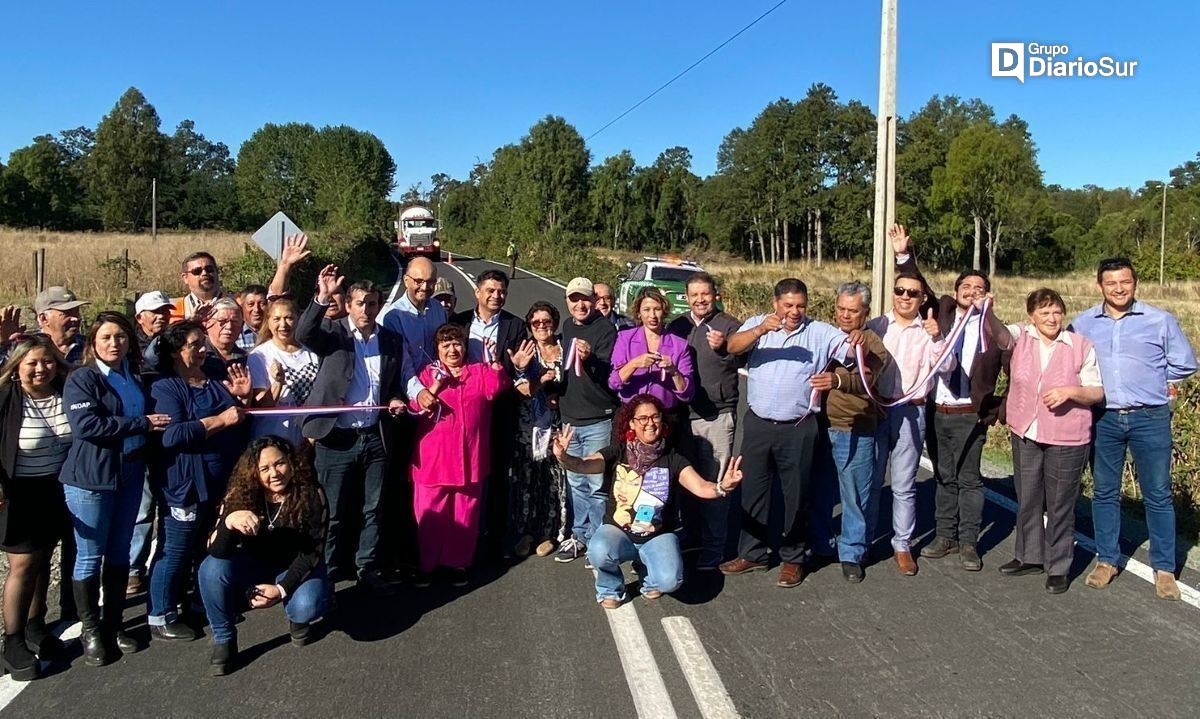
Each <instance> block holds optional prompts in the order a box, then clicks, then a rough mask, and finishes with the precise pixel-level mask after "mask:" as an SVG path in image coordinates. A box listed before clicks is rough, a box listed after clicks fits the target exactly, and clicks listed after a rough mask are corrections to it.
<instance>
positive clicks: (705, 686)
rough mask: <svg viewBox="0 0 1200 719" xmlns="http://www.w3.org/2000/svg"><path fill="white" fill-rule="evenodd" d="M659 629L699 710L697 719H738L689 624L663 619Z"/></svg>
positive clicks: (686, 621)
mask: <svg viewBox="0 0 1200 719" xmlns="http://www.w3.org/2000/svg"><path fill="white" fill-rule="evenodd" d="M662 625H663V629H664V630H665V631H666V632H667V639H669V640H670V641H671V649H672V650H674V652H675V659H677V660H678V661H679V667H680V668H681V669H683V676H684V677H685V678H686V679H687V683H688V686H689V687H690V688H691V690H692V696H693V697H695V699H696V704H697V705H698V706H699V707H700V714H701V716H703V717H704V719H738V717H739V715H738V713H737V709H736V708H735V707H734V706H733V700H732V699H730V698H729V692H728V691H726V690H725V684H724V682H722V681H721V676H720V675H719V674H717V668H716V667H715V666H713V663H712V659H710V658H709V656H708V652H706V651H705V650H704V644H703V643H702V642H701V641H700V635H698V634H697V633H696V628H695V627H694V626H692V622H691V620H690V619H688V618H687V617H663V620H662Z"/></svg>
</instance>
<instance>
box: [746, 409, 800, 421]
mask: <svg viewBox="0 0 1200 719" xmlns="http://www.w3.org/2000/svg"><path fill="white" fill-rule="evenodd" d="M751 414H753V415H754V416H755V417H757V418H758V419H761V420H762V421H764V422H766V423H768V424H796V423H797V422H799V421H800V420H802V419H804V417H803V416H802V417H794V418H792V419H767V418H766V417H763V416H762V415H760V414H758V413H757V412H754V411H753V410H751Z"/></svg>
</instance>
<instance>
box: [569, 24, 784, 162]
mask: <svg viewBox="0 0 1200 719" xmlns="http://www.w3.org/2000/svg"><path fill="white" fill-rule="evenodd" d="M787 1H788V0H779V2H777V3H775V5H774V6H773V7H771V9H769V10H767V11H766V12H764V13H763V14H762V15H759V16H758V17H756V18H754V20H752V21H751V22H750V24H749V25H747V26H745V27H744V28H742V29H741V30H738V31H737V32H735V33H734V34H732V35H730V36H729V37H728V38H726V39H725V42H723V43H721V44H720V45H717V46H716V47H714V48H713V49H712V50H709V51H708V52H707V53H705V55H704V57H702V58H700V59H699V60H697V61H696V62H693V63H692V64H691V65H688V66H687V67H686V68H684V69H683V71H682V72H680V73H679V74H678V75H676V76H675V77H673V78H671V79H670V80H667V81H666V82H664V83H663V84H662V85H660V86H659V87H658V89H657V90H655V91H654V92H652V93H650V94H649V95H647V96H645V97H643V98H642V99H641V100H638V101H637V102H636V103H634V104H633V105H632V106H631V107H630V108H629V109H628V110H626V111H625V112H622V113H621V114H620V115H617V116H616V117H614V118H613V119H611V120H609V121H608V122H606V123H605V124H604V126H603V127H601V128H600V129H599V130H596V131H595V132H593V133H592V134H590V135H588V136H587V137H586V138H584V142H587V141H589V140H591V139H592V138H593V137H595V136H596V135H599V134H600V133H602V132H604V131H605V130H607V129H608V128H609V127H611V126H613V125H615V124H616V123H617V122H618V121H619V120H620V119H621V118H623V117H625V116H626V115H628V114H629V113H631V112H633V111H634V110H636V109H638V108H639V107H641V106H642V105H643V104H645V103H646V102H647V101H648V100H650V99H651V98H652V97H654V96H655V95H657V94H658V93H660V92H662V91H663V90H665V89H667V88H668V87H669V86H670V85H671V84H672V83H673V82H675V81H676V80H678V79H679V78H681V77H683V76H684V75H686V74H688V73H689V72H691V71H692V69H693V68H694V67H696V66H697V65H699V64H700V63H702V62H704V61H705V60H707V59H708V58H710V57H712V56H713V55H715V54H716V53H717V51H718V50H720V49H721V48H723V47H725V46H726V45H728V44H729V43H731V42H733V41H734V40H736V39H737V38H738V36H739V35H741V34H742V33H744V32H746V31H747V30H749V29H750V28H752V27H754V26H755V25H757V24H758V23H759V21H760V20H762V19H763V18H765V17H766V16H768V15H770V14H771V13H773V12H775V11H776V10H778V9H779V8H780V7H782V6H783V5H785V4H786V3H787Z"/></svg>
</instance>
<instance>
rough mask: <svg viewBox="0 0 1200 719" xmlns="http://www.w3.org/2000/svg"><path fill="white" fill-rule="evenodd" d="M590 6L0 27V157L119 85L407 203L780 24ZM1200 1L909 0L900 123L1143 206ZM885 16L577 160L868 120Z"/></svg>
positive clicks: (805, 0) (708, 5)
mask: <svg viewBox="0 0 1200 719" xmlns="http://www.w3.org/2000/svg"><path fill="white" fill-rule="evenodd" d="M775 1H776V0H742V1H741V2H736V3H733V2H727V1H724V2H717V1H710V0H695V1H694V2H676V1H674V0H671V1H667V0H660V1H658V2H646V1H645V0H643V1H642V2H634V1H624V0H621V1H612V0H609V1H604V2H591V3H574V2H563V1H562V0H558V2H545V1H542V0H537V1H534V0H526V1H525V2H507V3H500V2H474V1H472V2H455V1H451V2H444V3H419V4H416V3H407V2H392V3H353V2H347V3H327V2H320V3H315V2H291V3H286V4H285V3H277V2H267V1H265V0H264V1H262V2H248V1H247V2H228V1H225V2H206V3H200V2H190V3H184V2H161V0H159V1H158V2H123V3H112V4H111V5H112V6H113V7H111V8H110V7H106V6H108V5H110V4H109V3H97V2H43V3H21V2H14V3H6V4H5V7H4V8H2V9H0V27H3V28H4V29H5V32H4V40H3V42H0V158H4V159H7V156H8V154H9V153H10V152H11V151H12V150H14V149H16V148H18V147H21V146H23V145H26V144H28V143H29V142H30V140H31V139H32V138H33V137H34V136H35V135H38V134H42V133H46V132H57V131H59V130H62V129H65V128H71V127H75V126H78V125H90V126H95V125H96V123H97V122H98V121H99V119H100V118H101V117H102V116H103V115H104V114H105V113H107V112H108V111H109V110H110V109H111V108H112V105H113V104H114V103H115V102H116V99H117V98H118V97H119V96H120V94H121V93H122V92H123V91H124V90H125V89H126V88H127V87H129V86H131V85H132V86H136V87H138V88H140V89H141V90H142V92H144V93H145V95H146V96H147V98H148V99H149V100H150V102H151V103H153V104H154V106H155V107H156V108H157V109H158V112H159V115H160V116H161V118H162V121H163V129H164V131H166V132H170V131H171V130H172V129H173V128H174V126H175V125H176V124H177V123H178V122H179V121H180V120H183V119H185V118H190V119H192V120H194V121H195V122H196V126H197V129H198V130H199V131H200V132H203V133H204V134H205V135H207V136H208V137H209V138H211V139H215V140H220V141H222V142H225V143H226V144H228V145H229V146H230V148H231V150H233V151H234V152H235V153H236V151H237V148H238V146H239V145H240V144H241V143H242V142H243V141H244V140H245V139H246V138H247V137H249V136H250V134H251V133H253V132H254V130H255V129H257V128H258V127H261V126H262V125H263V124H264V123H266V122H276V123H279V122H289V121H302V122H310V123H313V124H315V125H318V126H320V125H326V124H343V123H344V124H348V125H351V126H354V127H357V128H360V129H364V130H369V131H371V132H374V133H375V134H376V135H378V136H379V137H380V138H381V139H382V140H383V141H384V143H385V144H386V145H387V147H388V149H389V150H390V151H391V153H392V155H393V157H394V158H395V159H396V164H397V173H396V180H397V185H398V187H399V190H398V191H402V190H403V189H404V188H405V187H407V186H408V185H410V184H412V183H414V182H417V181H423V182H424V183H425V186H426V187H428V184H429V181H428V178H429V176H430V175H431V174H433V173H436V172H447V173H449V174H451V175H453V176H456V177H465V176H466V174H467V173H468V172H469V170H470V168H471V166H472V164H473V163H474V162H475V161H476V158H479V159H481V160H487V159H488V158H489V157H490V156H491V153H492V151H493V150H494V149H495V148H496V147H497V146H499V145H501V144H505V143H508V142H514V141H516V140H518V139H519V138H520V137H521V136H522V135H523V134H524V133H525V132H526V131H527V130H528V128H529V126H530V125H531V124H533V123H534V122H536V121H537V120H538V119H539V118H541V117H543V116H545V115H547V114H556V115H562V116H563V117H565V118H566V119H567V120H568V121H569V122H571V123H572V124H574V125H575V126H576V127H577V128H578V129H579V131H580V132H581V133H582V134H583V135H584V136H587V135H589V134H591V133H592V132H593V131H595V130H596V129H598V128H599V127H601V126H602V125H603V124H604V123H606V122H607V121H608V120H610V119H612V118H613V117H614V116H616V115H617V114H618V113H620V112H621V111H622V110H624V109H625V108H626V107H628V106H629V105H631V104H632V103H634V102H636V101H637V100H639V99H641V98H642V97H643V96H644V95H646V94H647V93H648V92H650V91H651V90H653V89H654V88H655V87H657V86H658V85H660V84H661V83H662V82H664V81H666V80H667V79H669V78H670V77H671V76H672V75H674V74H675V73H676V72H678V71H679V70H681V69H683V68H684V67H686V66H687V65H689V64H690V63H691V62H692V61H694V60H696V59H697V58H699V57H700V56H701V55H703V54H704V53H705V52H707V51H708V50H710V49H711V48H712V47H714V46H715V45H717V44H718V43H719V42H721V41H722V40H724V39H725V38H726V37H728V36H729V35H731V34H732V33H733V32H735V31H736V30H737V29H738V28H740V27H742V26H743V25H745V24H746V23H747V22H749V21H750V20H752V19H753V18H754V17H756V16H757V15H758V14H760V13H761V12H763V11H764V10H766V9H767V8H769V7H770V6H772V5H774V4H775ZM1197 27H1200V3H1192V2H1188V3H1184V2H1166V3H1145V4H1137V5H1134V4H1132V3H1128V4H1127V3H1115V2H1111V3H1096V2H1083V1H1080V0H1059V1H1058V2H1044V0H1043V1H1042V2H1034V1H1032V0H1010V1H1009V2H1004V3H963V2H949V1H943V0H938V1H934V0H929V1H918V0H900V20H899V43H900V44H899V60H898V62H899V95H898V105H899V111H900V113H901V114H902V115H907V114H909V113H911V112H912V111H914V110H916V109H917V108H919V107H920V106H921V105H922V104H924V103H925V101H926V100H928V99H929V97H930V96H932V95H934V94H957V95H960V96H963V97H980V98H982V99H983V100H984V101H986V102H988V103H990V104H991V105H993V106H994V107H995V108H996V111H997V114H998V115H999V116H1001V117H1004V116H1007V115H1008V114H1010V113H1016V114H1018V115H1020V116H1022V117H1023V118H1025V119H1026V120H1027V121H1028V122H1029V124H1030V127H1031V129H1032V133H1033V136H1034V140H1035V141H1036V143H1037V145H1038V148H1039V161H1040V163H1041V166H1042V168H1043V170H1044V172H1045V178H1046V181H1047V182H1053V183H1059V184H1062V185H1066V186H1071V187H1075V186H1080V185H1083V184H1086V183H1092V184H1097V185H1101V186H1106V187H1112V186H1120V185H1125V186H1133V187H1139V186H1141V184H1142V183H1143V182H1144V181H1145V180H1147V179H1153V178H1162V177H1165V176H1166V175H1167V172H1168V171H1169V170H1170V168H1172V167H1174V166H1176V165H1178V164H1180V163H1182V162H1183V161H1185V160H1188V159H1191V158H1193V157H1195V156H1196V153H1197V151H1200V132H1197V130H1196V128H1197V122H1196V119H1195V118H1196V117H1198V116H1200V92H1198V91H1197V88H1200V82H1197V80H1196V78H1195V73H1194V71H1193V70H1192V66H1193V63H1194V62H1195V60H1194V56H1195V31H1196V28H1197ZM992 41H1024V42H1030V41H1036V42H1042V43H1046V44H1050V43H1066V44H1068V45H1070V47H1071V51H1072V52H1071V56H1072V57H1073V56H1074V55H1076V54H1082V55H1084V56H1086V57H1089V58H1090V57H1093V56H1099V55H1105V54H1111V55H1113V56H1115V57H1117V58H1120V59H1136V60H1138V61H1139V65H1138V70H1137V75H1136V77H1135V78H1133V79H1130V80H1106V79H1054V80H1049V79H1040V80H1033V79H1031V80H1029V81H1028V82H1026V83H1025V84H1023V85H1022V84H1020V83H1018V82H1017V81H1015V80H1013V79H1009V78H992V77H990V73H989V44H990V43H991V42H992ZM878 45H879V3H878V2H877V1H876V0H869V1H865V2H860V1H859V0H851V1H850V2H839V3H818V2H811V1H809V0H790V2H788V3H787V4H785V5H784V6H783V7H781V8H779V9H778V10H776V11H775V13H774V14H773V15H771V16H770V17H768V18H767V19H765V20H764V21H763V22H761V23H760V24H758V25H757V26H755V27H754V28H753V29H751V30H750V31H748V32H747V33H746V34H744V35H742V36H741V37H740V38H738V39H737V40H735V41H734V42H733V43H732V44H730V45H729V46H727V47H725V48H724V49H723V50H721V51H720V52H719V53H718V54H716V55H714V56H713V57H712V58H709V60H708V61H706V62H705V63H704V64H702V65H700V66H699V67H698V68H696V69H695V70H693V71H692V72H691V73H690V74H689V75H687V76H685V77H684V78H683V79H681V80H680V81H678V82H676V83H675V84H674V85H672V86H671V87H669V88H668V89H667V90H665V91H664V92H663V93H661V94H660V95H659V96H658V97H656V98H655V99H653V100H651V101H650V102H649V103H647V104H645V105H643V106H642V107H641V108H639V109H638V110H637V111H636V112H634V113H633V114H631V115H630V116H628V117H626V118H625V119H623V120H622V121H621V122H619V123H617V124H615V125H613V126H612V127H610V128H608V129H607V130H606V131H604V132H603V133H601V134H600V135H599V136H597V137H596V138H594V139H593V140H592V141H591V142H590V143H589V149H590V150H591V152H592V156H593V160H594V161H595V162H599V161H600V160H601V159H603V158H604V157H606V156H608V155H611V154H615V153H616V152H619V151H620V150H622V149H629V150H631V151H632V152H633V154H634V156H635V157H636V159H637V161H638V162H639V163H640V164H647V163H650V162H653V160H654V158H655V157H656V156H657V154H658V153H659V152H660V151H661V150H663V149H664V148H667V147H670V146H673V145H684V146H687V147H689V148H690V149H691V150H692V154H693V156H694V158H695V164H694V170H695V171H696V172H697V173H699V174H701V175H706V174H709V173H711V172H712V171H713V169H714V165H715V158H716V150H717V147H718V145H719V144H720V142H721V139H722V138H723V137H724V136H725V134H726V133H727V132H729V130H730V129H732V128H734V127H736V126H745V125H747V124H749V123H750V122H751V121H752V120H753V119H754V116H755V115H756V114H757V113H758V112H759V111H761V110H762V108H763V107H764V106H765V105H766V104H767V103H768V102H771V101H772V100H774V99H777V98H779V97H788V98H792V99H799V98H801V97H803V95H804V93H805V91H806V90H807V89H808V87H809V86H810V85H811V84H813V83H816V82H824V83H826V84H829V85H831V86H832V87H833V88H834V89H835V90H836V91H837V93H838V94H839V96H840V97H841V98H842V99H850V98H853V99H858V100H860V101H862V102H864V103H866V104H868V105H869V106H871V107H872V108H874V107H875V105H876V101H877V95H878V89H877V82H878V72H879V69H878V57H879V49H878Z"/></svg>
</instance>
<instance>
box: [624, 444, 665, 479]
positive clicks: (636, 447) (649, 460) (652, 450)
mask: <svg viewBox="0 0 1200 719" xmlns="http://www.w3.org/2000/svg"><path fill="white" fill-rule="evenodd" d="M666 445H667V443H666V440H665V439H663V438H662V437H659V439H658V441H657V442H655V443H654V444H645V443H643V442H642V441H641V440H638V439H631V440H629V441H628V442H626V443H625V464H626V465H628V466H629V468H630V469H631V470H633V471H634V472H636V473H637V474H638V476H641V477H644V476H645V475H646V470H647V469H650V467H651V466H652V465H653V464H654V463H655V462H657V461H658V458H659V457H661V456H662V454H663V449H665V448H666Z"/></svg>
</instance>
